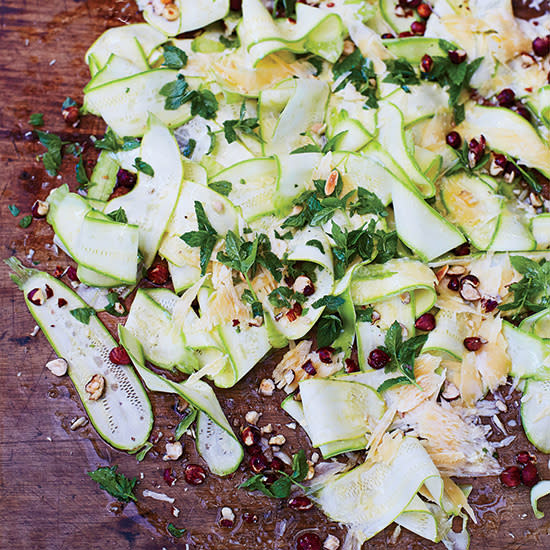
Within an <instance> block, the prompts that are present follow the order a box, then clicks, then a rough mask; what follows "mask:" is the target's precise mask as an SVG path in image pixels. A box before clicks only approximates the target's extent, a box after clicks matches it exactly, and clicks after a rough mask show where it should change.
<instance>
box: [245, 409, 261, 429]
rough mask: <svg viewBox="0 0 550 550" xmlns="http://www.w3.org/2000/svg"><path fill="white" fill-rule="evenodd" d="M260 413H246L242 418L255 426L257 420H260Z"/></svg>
mask: <svg viewBox="0 0 550 550" xmlns="http://www.w3.org/2000/svg"><path fill="white" fill-rule="evenodd" d="M260 416H261V413H259V412H257V411H248V412H247V413H246V415H245V417H244V419H245V420H246V421H247V422H248V423H249V424H252V425H254V426H255V425H256V424H257V423H258V420H259V419H260Z"/></svg>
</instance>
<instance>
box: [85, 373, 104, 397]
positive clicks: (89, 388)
mask: <svg viewBox="0 0 550 550" xmlns="http://www.w3.org/2000/svg"><path fill="white" fill-rule="evenodd" d="M84 389H85V390H86V392H87V393H88V394H89V399H90V401H97V400H98V399H99V398H100V397H101V396H102V395H103V392H104V391H105V378H103V376H101V374H94V375H93V376H92V377H91V378H90V381H89V382H88V383H87V384H86V386H85V388H84Z"/></svg>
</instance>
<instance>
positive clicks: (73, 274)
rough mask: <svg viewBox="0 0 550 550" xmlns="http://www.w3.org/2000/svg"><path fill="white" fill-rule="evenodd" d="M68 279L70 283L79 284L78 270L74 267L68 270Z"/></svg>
mask: <svg viewBox="0 0 550 550" xmlns="http://www.w3.org/2000/svg"><path fill="white" fill-rule="evenodd" d="M67 277H68V279H69V281H73V282H74V283H77V282H79V281H78V275H77V274H76V269H75V268H74V267H73V266H72V265H71V266H69V267H68V268H67Z"/></svg>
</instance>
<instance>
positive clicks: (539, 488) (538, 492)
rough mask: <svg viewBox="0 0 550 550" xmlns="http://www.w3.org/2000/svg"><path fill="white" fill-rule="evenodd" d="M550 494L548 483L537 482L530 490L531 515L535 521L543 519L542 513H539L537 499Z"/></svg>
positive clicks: (549, 484) (544, 481) (545, 481)
mask: <svg viewBox="0 0 550 550" xmlns="http://www.w3.org/2000/svg"><path fill="white" fill-rule="evenodd" d="M548 494H550V481H548V480H543V481H539V482H538V483H537V484H536V485H535V486H534V487H532V488H531V506H532V508H533V513H534V514H535V517H536V518H537V519H542V518H543V517H544V512H541V511H540V510H539V507H538V502H539V499H541V498H542V497H545V496H546V495H548Z"/></svg>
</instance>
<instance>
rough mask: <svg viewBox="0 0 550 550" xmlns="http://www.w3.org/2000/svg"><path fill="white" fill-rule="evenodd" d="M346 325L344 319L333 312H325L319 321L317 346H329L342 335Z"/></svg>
mask: <svg viewBox="0 0 550 550" xmlns="http://www.w3.org/2000/svg"><path fill="white" fill-rule="evenodd" d="M343 328H344V325H343V323H342V319H340V317H339V316H338V315H336V314H333V313H323V315H321V318H320V319H319V321H317V346H318V347H320V348H326V347H329V346H330V345H331V344H332V343H333V342H334V341H335V340H336V338H338V336H340V334H341V333H342V330H343Z"/></svg>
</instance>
